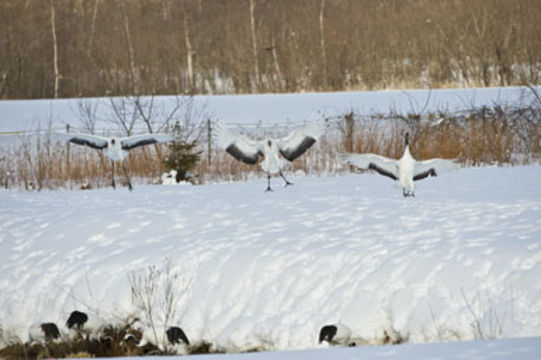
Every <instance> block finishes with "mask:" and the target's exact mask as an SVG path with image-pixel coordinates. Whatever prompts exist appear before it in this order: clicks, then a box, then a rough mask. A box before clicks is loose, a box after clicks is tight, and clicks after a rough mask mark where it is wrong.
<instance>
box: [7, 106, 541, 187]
mask: <svg viewBox="0 0 541 360" xmlns="http://www.w3.org/2000/svg"><path fill="white" fill-rule="evenodd" d="M298 125H299V124H290V125H288V126H287V128H284V127H280V128H277V127H272V128H268V127H251V128H249V129H244V130H245V131H249V132H251V133H252V134H253V135H254V136H268V135H273V134H275V135H278V136H282V135H283V134H284V133H286V132H287V131H289V130H288V129H291V128H294V127H295V126H298ZM198 126H201V127H203V128H202V130H201V131H199V132H198V133H199V134H206V125H205V123H203V124H201V123H199V125H198ZM406 131H408V132H409V133H410V136H411V142H412V155H413V156H414V157H415V158H417V159H427V158H433V157H441V158H449V159H457V160H459V161H460V162H462V163H463V164H465V165H468V166H480V165H523V164H531V163H537V162H539V161H540V157H541V102H540V101H538V100H536V102H533V103H532V104H531V105H516V106H514V105H513V106H505V107H504V106H499V105H496V104H495V105H492V106H490V107H482V108H473V109H470V110H468V111H461V112H458V113H446V112H439V113H430V114H424V113H423V114H416V113H410V114H396V113H393V112H389V113H387V114H379V115H373V116H363V115H360V114H355V113H353V112H350V113H347V114H344V116H340V117H336V118H332V119H327V132H326V135H325V136H324V137H323V138H322V139H321V140H320V141H318V143H317V144H316V146H314V147H313V148H312V149H310V150H309V151H308V152H307V153H306V154H305V155H304V156H302V157H300V158H299V159H297V160H296V161H295V162H293V163H292V164H291V165H290V167H289V169H288V171H289V172H293V173H296V172H300V173H301V174H314V175H322V174H332V173H337V172H343V171H345V170H347V169H346V168H344V167H343V166H342V165H341V164H340V163H339V161H338V154H339V153H340V152H342V151H346V150H349V151H352V152H358V153H365V152H368V153H376V154H380V155H384V156H387V157H393V158H398V157H399V156H400V155H401V153H402V151H403V135H404V133H405V132H406ZM197 144H198V145H197V146H196V147H195V148H194V151H196V152H200V153H201V155H200V158H199V160H198V161H197V163H196V165H195V168H194V170H193V173H194V179H197V181H198V182H199V183H206V182H215V181H237V180H247V179H249V178H254V177H260V176H263V174H262V173H261V172H260V170H259V168H258V167H257V166H249V165H245V164H243V163H241V162H239V161H236V160H235V159H233V158H232V157H231V156H229V154H227V153H226V152H224V151H223V150H222V149H218V148H216V147H215V146H214V144H212V142H211V143H210V144H209V143H208V139H207V138H206V137H205V136H204V135H203V136H200V137H199V138H198V141H197ZM209 145H210V146H209ZM168 149H169V148H168V147H167V146H165V145H163V146H156V147H145V148H140V149H136V150H134V151H132V152H130V155H129V157H128V159H127V160H126V161H127V164H128V166H129V169H130V172H131V173H132V175H133V177H134V179H135V182H136V183H137V182H139V183H149V184H157V183H160V176H161V174H162V173H163V172H164V171H165V166H164V162H163V159H165V158H166V157H167V151H168ZM209 149H210V154H209V153H208V151H209ZM109 166H110V164H109V162H108V161H106V159H105V158H104V156H103V155H102V153H101V152H99V151H95V150H93V149H89V148H85V147H80V146H71V147H70V150H69V151H68V150H67V147H66V146H65V145H62V144H59V143H55V142H54V141H52V140H51V138H50V137H49V136H48V133H46V132H45V133H40V134H39V135H37V138H36V139H34V140H32V139H30V138H26V139H23V141H22V143H21V144H20V145H19V146H18V147H15V148H11V149H3V150H1V151H0V185H1V186H2V187H4V188H23V189H26V190H41V189H57V188H67V189H96V188H101V187H107V186H110V182H111V179H110V168H109Z"/></svg>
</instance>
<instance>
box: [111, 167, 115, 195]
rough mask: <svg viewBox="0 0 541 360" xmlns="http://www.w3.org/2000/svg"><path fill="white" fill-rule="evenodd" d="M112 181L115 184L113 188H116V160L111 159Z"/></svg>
mask: <svg viewBox="0 0 541 360" xmlns="http://www.w3.org/2000/svg"><path fill="white" fill-rule="evenodd" d="M111 183H112V185H113V189H116V187H115V161H114V160H111Z"/></svg>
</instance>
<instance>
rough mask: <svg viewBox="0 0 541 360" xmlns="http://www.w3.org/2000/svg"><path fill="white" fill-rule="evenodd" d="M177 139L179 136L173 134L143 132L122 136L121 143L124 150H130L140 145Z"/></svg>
mask: <svg viewBox="0 0 541 360" xmlns="http://www.w3.org/2000/svg"><path fill="white" fill-rule="evenodd" d="M175 140H178V138H177V137H176V136H175V135H172V134H143V135H135V136H130V137H125V138H121V139H120V143H121V144H122V149H123V150H130V149H133V148H136V147H139V146H145V145H150V144H157V143H164V142H170V141H175Z"/></svg>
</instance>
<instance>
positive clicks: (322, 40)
mask: <svg viewBox="0 0 541 360" xmlns="http://www.w3.org/2000/svg"><path fill="white" fill-rule="evenodd" d="M324 12H325V0H321V6H320V7H319V37H320V46H321V62H322V63H323V84H322V85H323V87H325V88H326V87H327V54H326V52H325V31H324V26H323V25H324V23H323V15H324Z"/></svg>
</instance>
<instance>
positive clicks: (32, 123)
mask: <svg viewBox="0 0 541 360" xmlns="http://www.w3.org/2000/svg"><path fill="white" fill-rule="evenodd" d="M536 89H537V90H538V91H539V89H540V88H539V87H536ZM530 97H531V91H530V90H529V89H527V88H525V87H501V88H464V89H460V88H457V89H435V90H424V89H418V90H382V91H353V92H320V93H295V94H258V95H217V96H211V95H198V96H194V107H195V108H197V109H201V110H202V111H203V110H204V112H205V113H208V114H207V115H208V116H210V117H212V118H215V119H220V120H222V121H224V122H225V123H227V124H233V125H238V124H256V123H258V122H262V123H285V122H303V121H305V120H307V119H309V118H311V117H313V116H315V115H318V114H319V115H323V116H328V117H333V116H343V115H344V114H345V113H348V112H350V111H352V110H353V111H355V112H356V113H359V114H364V115H370V114H376V113H389V111H394V112H397V113H400V114H406V113H428V112H437V111H447V112H453V111H461V110H468V109H472V108H477V107H481V106H491V105H494V104H498V105H501V106H504V105H506V104H516V103H520V102H522V101H524V102H527V101H529V100H528V99H529V98H530ZM80 100H85V99H42V100H1V101H0V132H13V131H31V130H36V129H37V128H38V126H39V127H40V128H41V129H42V130H44V129H47V127H48V126H49V122H50V125H51V126H52V127H53V128H54V129H57V130H58V129H63V126H64V125H65V124H70V125H71V126H72V130H73V129H81V126H82V125H81V123H80V121H79V115H78V111H77V110H76V109H77V102H78V101H80ZM86 100H90V101H97V102H99V103H100V102H101V103H103V104H102V105H101V106H100V107H99V108H98V111H97V114H96V115H97V117H98V118H99V119H100V121H98V123H97V127H98V128H99V129H104V128H111V127H113V125H111V123H110V122H108V121H107V120H106V119H105V118H106V117H107V110H106V109H107V106H108V103H109V100H108V98H93V99H86ZM174 104H175V101H174V97H172V96H157V97H155V106H156V109H165V112H166V113H167V109H169V111H170V109H172V108H173V106H174ZM104 105H105V106H104ZM4 140H6V139H4Z"/></svg>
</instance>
